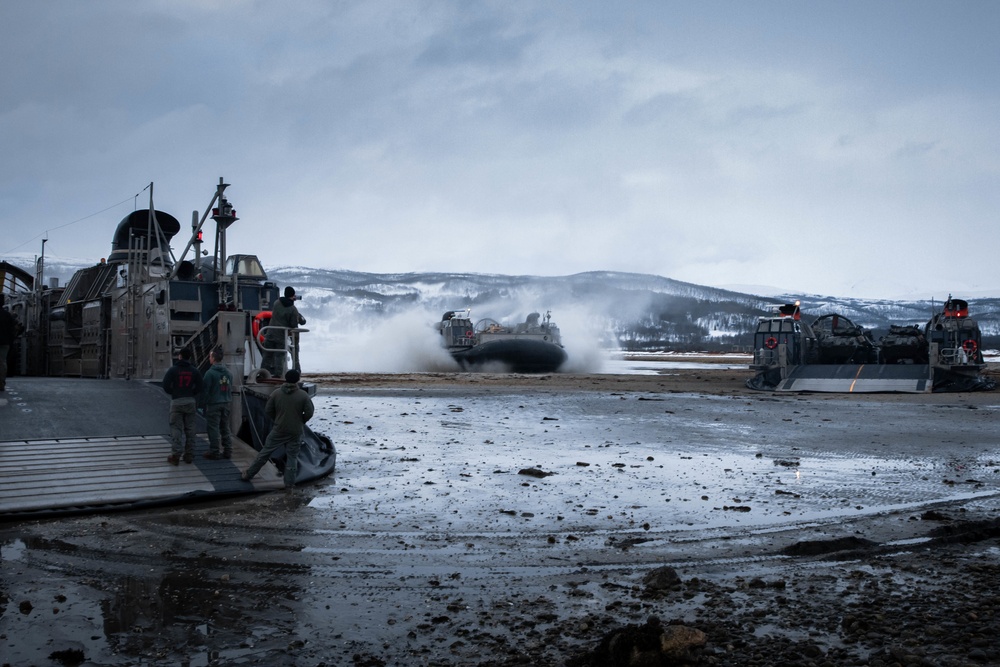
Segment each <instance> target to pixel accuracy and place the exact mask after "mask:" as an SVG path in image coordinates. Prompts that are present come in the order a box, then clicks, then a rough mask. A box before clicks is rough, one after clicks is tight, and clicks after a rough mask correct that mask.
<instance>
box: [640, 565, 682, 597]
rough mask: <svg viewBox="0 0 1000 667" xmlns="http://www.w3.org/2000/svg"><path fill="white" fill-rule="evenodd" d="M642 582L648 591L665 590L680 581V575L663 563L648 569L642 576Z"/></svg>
mask: <svg viewBox="0 0 1000 667" xmlns="http://www.w3.org/2000/svg"><path fill="white" fill-rule="evenodd" d="M642 583H643V584H644V585H645V586H646V589H647V590H649V591H665V590H669V589H671V588H673V587H674V586H676V585H677V584H679V583H681V577H680V575H679V574H677V570H675V569H674V568H672V567H670V566H667V565H664V566H663V567H658V568H656V569H655V570H651V571H649V572H648V573H647V574H646V576H645V577H643V578H642Z"/></svg>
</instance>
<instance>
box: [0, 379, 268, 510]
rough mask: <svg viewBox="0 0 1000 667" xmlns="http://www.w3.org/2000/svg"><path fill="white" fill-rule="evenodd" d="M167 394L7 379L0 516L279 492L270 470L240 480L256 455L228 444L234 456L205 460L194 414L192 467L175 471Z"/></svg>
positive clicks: (0, 410)
mask: <svg viewBox="0 0 1000 667" xmlns="http://www.w3.org/2000/svg"><path fill="white" fill-rule="evenodd" d="M169 404H170V397H169V396H167V394H166V393H164V392H163V390H162V389H160V388H159V387H158V386H156V385H153V384H149V383H146V382H141V381H125V380H96V379H84V378H34V377H29V378H25V377H14V378H9V379H8V381H7V391H6V392H3V393H0V519H11V518H20V517H30V516H42V515H50V514H53V513H55V514H67V513H75V512H93V511H98V510H100V511H106V510H113V509H133V508H137V507H141V506H148V505H154V504H167V503H177V502H183V501H186V500H194V499H203V498H207V497H210V496H229V495H238V494H246V493H255V492H260V491H270V490H274V489H280V488H282V487H283V486H284V484H283V481H282V478H281V475H280V473H279V472H278V470H277V469H276V468H275V466H274V465H273V464H271V463H268V464H267V465H265V466H264V468H263V469H262V470H261V472H260V473H259V474H258V475H257V476H256V477H255V478H254V480H253V482H249V483H248V482H243V481H242V480H241V479H240V471H241V470H245V469H246V468H247V467H248V466H249V465H250V463H251V461H253V459H254V458H255V457H256V455H257V452H256V450H254V449H253V448H252V447H250V446H249V445H248V444H246V443H244V442H242V441H240V440H239V439H237V438H234V441H233V458H232V459H228V460H226V459H220V460H218V461H211V460H209V459H206V458H204V456H203V454H204V453H205V452H206V451H207V450H208V439H207V437H206V436H205V435H204V433H205V424H204V421H203V420H201V418H200V417H199V427H198V433H199V436H198V444H197V445H196V447H195V459H194V462H193V463H189V464H186V463H184V462H181V463H180V465H177V466H174V465H171V464H170V463H168V462H167V456H168V455H169V454H170V427H169V424H168V411H169Z"/></svg>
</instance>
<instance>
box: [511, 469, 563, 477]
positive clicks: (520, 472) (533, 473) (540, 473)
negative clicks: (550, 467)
mask: <svg viewBox="0 0 1000 667" xmlns="http://www.w3.org/2000/svg"><path fill="white" fill-rule="evenodd" d="M517 474H518V475H528V476H530V477H548V476H549V475H554V474H555V473H554V472H545V471H544V470H539V469H538V468H521V469H520V470H518V471H517Z"/></svg>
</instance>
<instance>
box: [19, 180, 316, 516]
mask: <svg viewBox="0 0 1000 667" xmlns="http://www.w3.org/2000/svg"><path fill="white" fill-rule="evenodd" d="M227 187H228V184H226V183H224V182H223V180H222V179H219V184H218V186H217V187H216V192H215V195H214V197H213V198H212V201H211V203H210V204H209V205H208V207H207V208H206V210H205V212H204V214H202V215H201V216H200V218H199V215H198V212H197V211H195V212H194V213H193V215H192V224H191V228H192V229H191V236H190V237H189V239H188V240H187V242H186V245H185V248H184V251H183V253H181V256H180V258H179V259H177V260H175V259H174V258H173V253H172V250H171V248H170V241H171V239H172V238H173V237H174V236H175V235H176V234H177V233H178V232H180V229H181V225H180V223H179V222H178V221H177V219H176V218H174V217H173V216H171V215H169V214H167V213H164V212H162V211H157V210H156V209H155V207H154V206H153V196H152V189H153V188H152V184H150V186H149V190H150V206H149V209H148V210H139V211H134V212H133V213H130V214H129V215H127V216H125V218H124V219H123V220H122V221H121V223H119V225H118V228H117V230H116V232H115V235H114V238H113V242H112V247H111V253H110V254H109V255H108V257H107V259H106V260H101V261H100V263H98V264H96V265H94V266H91V267H88V268H85V269H81V270H79V271H77V272H76V273H75V274H74V275H73V277H72V278H71V279H70V281H69V282H68V283H67V285H66V286H65V287H59V286H57V285H56V284H55V283H53V284H51V285H45V284H44V254H43V256H42V257H41V258H39V259H38V260H37V261H36V267H35V275H34V276H32V275H30V274H29V273H28V272H26V271H24V270H23V269H18V268H17V267H14V266H12V265H10V264H6V263H4V265H3V266H0V291H2V292H3V293H4V294H5V296H6V301H7V305H8V307H9V309H10V310H11V312H12V313H13V314H14V315H15V316H16V317H17V318H18V320H19V321H20V322H21V323H22V325H23V326H24V333H23V335H22V336H21V337H20V338H19V339H18V341H16V342H15V345H14V346H13V349H12V351H11V359H10V361H11V362H12V363H11V364H10V370H11V373H10V375H14V376H17V377H14V378H9V379H8V383H7V391H6V392H4V393H2V394H0V517H15V516H17V517H19V516H26V515H34V514H41V513H67V512H78V511H90V510H106V509H109V508H111V509H113V508H132V507H139V506H144V505H148V504H162V503H170V502H180V501H183V500H188V499H192V498H200V497H206V496H211V495H236V494H243V493H251V492H255V491H265V490H271V489H277V488H281V486H282V485H283V484H282V478H281V473H280V470H281V469H282V468H283V457H284V452H283V451H282V452H279V453H278V454H279V455H278V456H277V457H276V458H275V459H273V463H274V465H270V464H269V465H267V466H265V468H264V469H263V470H262V471H261V473H260V475H259V476H258V477H256V478H255V479H254V481H253V482H252V483H247V482H242V481H241V480H240V470H241V469H245V468H246V467H247V466H248V465H249V463H250V462H251V461H252V460H253V458H254V457H255V456H256V453H257V450H259V449H260V447H261V446H262V444H263V442H264V439H265V438H266V436H267V433H268V431H269V429H270V427H271V421H270V419H269V418H268V417H267V415H266V414H264V405H265V404H266V401H267V398H268V396H269V395H270V393H271V392H272V391H274V390H275V389H277V388H278V387H280V386H281V381H280V379H278V378H272V377H271V376H270V374H269V373H268V372H267V371H264V370H262V369H260V367H259V366H260V360H261V359H262V355H263V351H264V350H263V348H262V343H261V341H260V340H259V339H258V337H257V336H256V335H254V334H257V333H259V332H257V331H253V332H251V329H252V322H255V321H256V322H259V321H260V318H259V317H258V316H260V315H266V314H268V310H269V308H270V305H271V304H272V303H273V302H274V301H276V300H277V298H278V287H277V286H276V285H275V284H274V283H273V282H269V281H268V279H267V274H266V272H265V271H264V269H263V266H262V265H261V263H260V260H259V259H258V258H257V257H256V256H255V255H231V256H227V254H226V235H227V230H228V228H229V227H230V226H231V225H232V224H233V223H235V222H236V221H237V220H238V218H237V217H236V211H235V209H234V208H233V207H232V205H231V204H230V203H229V201H228V200H227V199H226V197H225V194H224V193H225V189H226V188H227ZM209 217H211V219H212V220H213V221H214V222H215V223H216V230H215V250H214V255H213V256H212V257H211V259H209V258H207V257H205V258H203V257H202V255H203V254H206V255H207V252H206V253H203V252H202V245H203V240H202V229H203V227H204V226H205V223H206V221H207V220H208V219H209ZM43 249H44V245H43ZM189 252H190V253H191V256H192V259H191V260H190V261H189V260H187V259H185V258H186V257H187V256H188V253H189ZM265 322H266V319H265ZM297 331H298V332H300V333H305V332H306V331H307V330H304V329H298V330H297ZM285 338H286V339H290V341H291V342H290V343H287V344H286V349H285V350H284V352H285V357H286V359H287V358H289V357H291V358H292V359H293V360H296V361H297V359H298V355H297V352H298V350H297V345H298V335H296V336H294V337H292V336H286V337H285ZM184 347H187V348H189V349H190V350H191V351H192V353H193V355H194V359H193V360H192V361H193V362H194V363H195V364H196V365H198V366H199V367H200V368H201V370H202V371H205V370H207V369H208V367H209V366H210V361H209V358H208V357H209V352H210V351H211V350H212V349H213V348H220V349H221V350H222V351H223V355H224V358H223V363H224V364H225V365H226V366H227V367H228V368H229V370H230V371H231V372H232V374H233V378H234V380H235V383H234V384H235V386H234V387H233V394H234V400H233V409H232V415H231V427H232V432H233V434H234V443H233V444H234V447H233V458H232V459H229V460H227V459H221V460H218V461H213V460H207V459H204V458H203V457H202V452H203V451H204V450H205V446H204V445H205V444H206V443H207V440H206V438H205V436H204V433H205V424H204V422H203V421H201V422H200V423H199V434H200V435H199V445H201V446H200V447H196V450H195V462H194V463H192V464H183V463H182V464H181V465H180V466H179V467H175V466H172V465H170V464H169V463H167V461H166V456H167V455H168V454H169V453H170V439H169V425H168V421H167V415H168V410H169V396H167V394H166V393H164V392H163V391H162V389H161V388H160V387H159V386H158V384H157V383H158V382H159V380H160V379H161V378H162V377H163V374H164V373H165V372H166V370H167V369H168V368H169V367H170V365H171V364H172V363H173V359H174V355H175V353H176V351H177V350H179V349H181V348H184ZM303 386H304V388H305V389H306V390H307V391H308V392H309V393H310V394H313V395H314V394H315V391H316V388H315V385H311V384H308V383H306V384H304V385H303ZM298 462H299V469H298V478H297V480H296V481H297V482H302V481H307V480H311V479H315V478H318V477H322V476H324V475H327V474H329V473H331V472H332V471H333V469H334V466H335V463H336V451H335V450H334V447H333V444H332V442H331V441H330V440H329V438H327V437H326V436H324V435H321V434H316V433H314V432H313V431H311V430H310V429H308V428H307V429H306V433H305V436H304V445H303V447H302V448H301V450H300V453H299V457H298Z"/></svg>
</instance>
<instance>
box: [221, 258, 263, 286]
mask: <svg viewBox="0 0 1000 667" xmlns="http://www.w3.org/2000/svg"><path fill="white" fill-rule="evenodd" d="M234 274H235V275H238V276H242V277H246V278H260V279H262V280H266V279H267V274H266V273H265V272H264V267H263V266H261V263H260V260H259V259H257V256H256V255H233V256H232V257H230V258H229V259H228V260H226V275H230V276H231V275H234Z"/></svg>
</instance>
